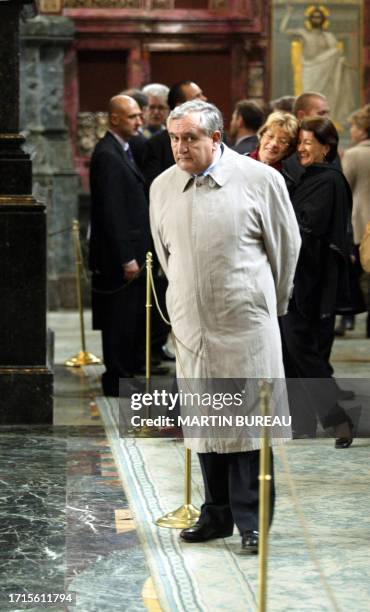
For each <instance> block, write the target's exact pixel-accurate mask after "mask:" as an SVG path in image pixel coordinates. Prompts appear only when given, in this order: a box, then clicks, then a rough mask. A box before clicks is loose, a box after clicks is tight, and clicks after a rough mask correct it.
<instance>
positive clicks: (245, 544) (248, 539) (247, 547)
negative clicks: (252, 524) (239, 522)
mask: <svg viewBox="0 0 370 612" xmlns="http://www.w3.org/2000/svg"><path fill="white" fill-rule="evenodd" d="M241 552H242V553H243V554H244V555H256V554H257V553H258V531H251V530H250V529H248V530H247V531H244V533H243V535H242V547H241Z"/></svg>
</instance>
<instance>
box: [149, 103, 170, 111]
mask: <svg viewBox="0 0 370 612" xmlns="http://www.w3.org/2000/svg"><path fill="white" fill-rule="evenodd" d="M148 108H149V110H151V111H154V110H159V111H165V110H167V109H168V106H162V105H160V104H150V105H149V107H148Z"/></svg>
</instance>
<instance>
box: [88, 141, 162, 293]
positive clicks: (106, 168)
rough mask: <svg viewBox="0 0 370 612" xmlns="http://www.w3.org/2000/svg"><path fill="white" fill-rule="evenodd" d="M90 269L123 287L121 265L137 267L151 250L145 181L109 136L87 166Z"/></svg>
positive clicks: (98, 146) (98, 147)
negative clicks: (89, 198) (89, 192)
mask: <svg viewBox="0 0 370 612" xmlns="http://www.w3.org/2000/svg"><path fill="white" fill-rule="evenodd" d="M90 189H91V237H90V252H89V267H90V269H91V270H92V272H93V273H96V272H97V273H98V274H99V275H102V276H104V277H105V278H106V279H111V280H112V284H113V285H115V284H117V282H118V283H121V284H122V283H123V270H122V264H124V263H127V262H129V261H131V260H133V259H136V261H137V262H138V264H139V266H141V265H142V264H143V263H144V262H145V255H146V252H147V251H148V250H150V248H151V238H150V228H149V209H148V200H147V196H146V190H145V181H144V177H143V176H142V174H141V172H140V170H139V169H138V168H137V167H134V166H133V165H132V164H131V162H130V161H129V159H128V156H127V154H126V153H124V151H123V149H122V147H121V145H120V143H119V142H118V141H117V140H116V138H115V137H114V136H113V135H112V134H111V133H110V132H107V134H106V135H105V136H104V138H102V139H101V140H100V141H99V142H98V144H97V145H96V147H95V150H94V153H93V155H92V158H91V166H90Z"/></svg>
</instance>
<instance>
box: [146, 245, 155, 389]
mask: <svg viewBox="0 0 370 612" xmlns="http://www.w3.org/2000/svg"><path fill="white" fill-rule="evenodd" d="M152 269H153V255H152V253H151V252H150V251H148V252H147V254H146V303H145V313H146V336H145V345H146V348H145V381H146V386H147V391H149V386H150V375H151V357H152V346H151V336H152V286H151V283H150V277H151V273H152Z"/></svg>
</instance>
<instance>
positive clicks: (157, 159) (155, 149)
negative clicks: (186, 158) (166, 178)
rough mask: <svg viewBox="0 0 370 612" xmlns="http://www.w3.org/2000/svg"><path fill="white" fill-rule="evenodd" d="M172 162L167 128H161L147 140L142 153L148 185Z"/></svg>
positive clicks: (171, 164)
mask: <svg viewBox="0 0 370 612" xmlns="http://www.w3.org/2000/svg"><path fill="white" fill-rule="evenodd" d="M174 163H175V160H174V158H173V153H172V149H171V141H170V137H169V135H168V132H167V130H162V131H161V132H160V133H159V134H155V136H152V138H149V140H147V142H146V145H145V150H144V155H143V169H144V173H145V179H146V182H147V185H148V187H150V185H151V184H152V182H153V181H154V179H155V178H156V177H157V176H158V175H159V174H161V173H162V172H164V171H165V170H167V168H169V167H170V166H173V165H174Z"/></svg>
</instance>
